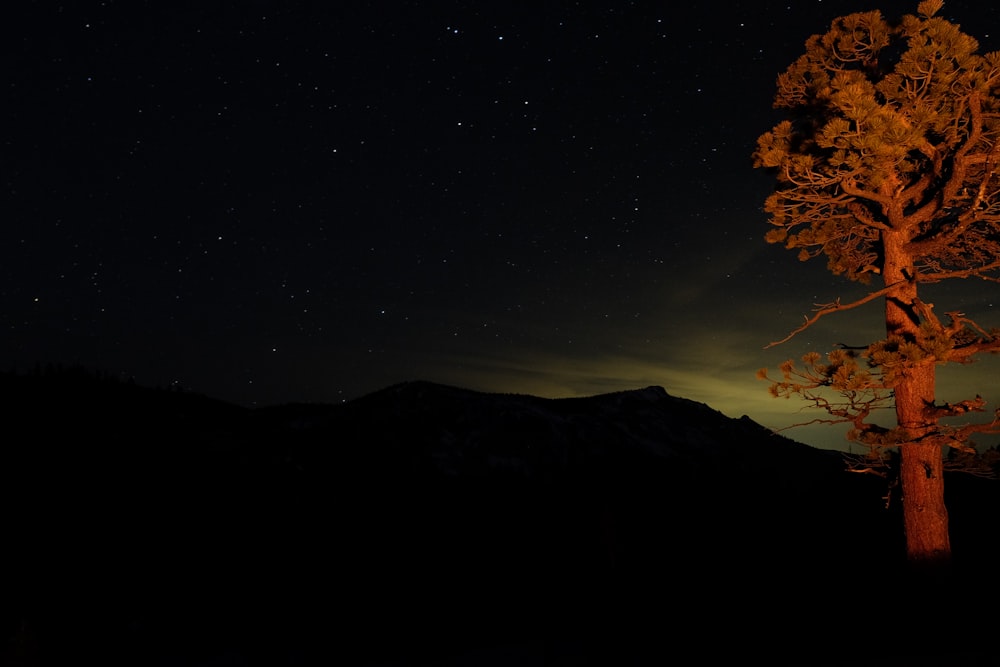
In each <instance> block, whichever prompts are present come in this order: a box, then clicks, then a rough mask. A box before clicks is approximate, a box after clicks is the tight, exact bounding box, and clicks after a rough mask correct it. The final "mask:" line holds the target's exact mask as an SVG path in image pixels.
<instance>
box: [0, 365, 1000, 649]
mask: <svg viewBox="0 0 1000 667" xmlns="http://www.w3.org/2000/svg"><path fill="white" fill-rule="evenodd" d="M0 383H2V384H0V387H2V391H3V394H2V396H3V400H4V405H5V406H6V407H7V412H6V417H7V419H6V423H7V424H8V437H7V438H5V446H4V448H3V454H2V455H3V475H4V480H3V482H4V503H5V504H4V506H5V507H6V508H7V511H8V515H7V526H8V528H7V536H8V543H9V544H12V545H15V547H16V548H15V549H14V550H13V554H14V564H13V565H11V566H9V569H8V572H9V573H10V576H9V577H8V582H7V583H8V589H9V591H10V594H9V595H7V596H5V598H4V612H5V616H4V628H5V631H6V636H8V637H10V638H11V642H10V645H9V648H10V651H9V653H10V654H11V655H13V654H14V653H15V649H17V650H21V651H22V652H26V653H32V652H33V655H34V656H35V658H34V659H35V662H34V663H30V664H66V661H73V662H76V661H79V660H81V659H85V658H88V659H89V658H93V659H94V660H99V661H100V662H101V663H102V664H109V662H110V663H118V664H168V665H169V664H177V665H181V664H227V665H228V664H239V665H243V664H261V665H305V664H309V665H312V664H324V665H325V664H338V665H344V664H346V665H351V664H358V665H360V664H366V663H371V664H383V665H384V664H418V663H414V662H413V661H414V660H422V661H424V662H421V663H419V664H428V663H432V664H496V663H483V662H482V660H485V658H484V657H483V655H484V654H483V653H482V651H487V652H489V655H490V656H491V659H498V658H497V656H498V655H499V654H501V653H503V652H504V651H515V649H516V651H515V652H517V651H520V653H518V655H519V656H520V657H519V658H517V659H512V660H511V661H510V662H505V663H500V664H523V663H525V661H528V663H529V664H550V663H553V664H579V665H582V664H593V665H599V664H612V663H614V664H623V660H625V658H626V657H632V658H634V659H635V662H633V663H632V664H645V663H640V662H639V657H640V656H645V655H652V656H655V657H656V660H654V661H652V662H650V663H649V664H661V663H662V660H664V659H668V658H670V657H678V656H683V655H686V654H687V653H688V652H689V651H691V650H694V648H695V647H697V648H698V650H700V651H702V653H703V654H704V655H706V656H710V655H712V654H720V655H721V654H724V653H728V652H733V651H737V652H739V653H740V654H743V655H746V654H754V655H766V656H767V657H768V658H769V660H770V661H771V664H780V663H781V662H782V661H787V662H788V663H789V664H820V663H819V662H816V660H818V659H819V658H822V657H824V656H825V658H827V659H829V660H833V659H834V658H838V657H843V656H849V655H853V653H854V651H856V650H857V646H856V645H855V643H854V642H858V641H859V642H861V644H862V645H863V646H864V647H865V650H867V651H869V652H871V654H872V655H878V654H879V651H884V650H887V649H886V646H892V643H891V642H890V643H889V644H887V645H884V644H883V643H882V637H883V635H881V634H867V635H864V636H863V637H860V638H859V639H857V640H852V641H847V640H846V638H847V636H848V635H850V634H851V633H852V632H853V625H851V618H852V617H853V615H854V614H860V615H861V616H862V617H864V616H865V615H866V614H871V613H873V612H874V611H876V610H878V611H877V613H884V611H883V610H885V609H896V610H899V606H898V605H899V604H900V603H899V601H900V600H901V598H900V596H899V595H898V594H897V593H899V589H897V588H896V586H897V585H898V584H899V583H901V582H902V581H903V580H902V578H901V577H900V575H899V573H900V572H901V571H902V568H901V566H902V562H901V542H900V535H899V525H900V524H899V517H898V516H896V514H895V508H894V507H890V509H889V510H886V509H885V508H884V501H883V499H882V496H883V494H884V493H885V485H884V482H883V481H882V480H880V479H877V478H873V477H868V476H858V475H851V474H849V473H847V472H845V471H844V467H843V462H842V461H841V459H840V457H839V455H837V454H835V453H832V452H828V451H821V450H816V449H813V448H810V447H807V446H805V445H802V444H799V443H796V442H793V441H791V440H787V439H785V438H782V437H779V436H776V435H774V434H772V433H771V432H769V431H768V430H767V429H765V428H763V427H761V426H760V425H758V424H756V423H754V422H753V421H751V420H750V419H747V418H745V417H744V418H742V419H731V418H729V417H726V416H725V415H722V414H721V413H719V412H717V411H715V410H713V409H711V408H710V407H708V406H706V405H703V404H699V403H695V402H692V401H689V400H686V399H683V398H678V397H674V396H670V395H669V394H667V393H666V392H665V391H664V390H663V389H661V388H658V387H648V388H645V389H639V390H635V391H628V392H620V393H614V394H607V395H601V396H593V397H588V398H577V399H557V400H552V399H541V398H537V397H532V396H524V395H509V394H484V393H478V392H472V391H467V390H464V389H459V388H455V387H448V386H441V385H435V384H431V383H424V382H413V383H405V384H401V385H397V386H393V387H388V388H386V389H384V390H382V391H379V392H375V393H373V394H371V395H369V396H365V397H362V398H360V399H357V400H355V401H351V402H349V403H346V404H343V405H336V406H329V405H286V406H276V407H272V408H266V409H258V410H245V409H241V408H237V407H234V406H231V405H228V404H225V403H221V402H218V401H214V400H211V399H208V398H205V397H202V396H198V395H195V394H190V393H185V392H175V391H163V390H150V389H144V388H141V387H136V386H134V385H132V384H130V383H123V382H119V381H117V380H113V379H109V378H104V377H100V376H94V375H89V374H86V373H80V372H75V371H74V372H70V373H58V374H49V375H45V374H39V375H35V376H13V375H5V376H0ZM967 479H968V478H958V477H956V478H955V480H956V481H955V483H954V484H952V486H951V487H950V488H952V489H953V491H952V506H953V514H954V516H955V517H956V519H955V526H954V532H955V546H956V556H959V555H961V556H962V558H963V559H964V560H965V561H969V562H971V561H972V560H973V558H975V559H978V562H977V569H976V572H977V573H978V572H983V571H984V570H983V568H982V567H981V563H982V562H983V560H984V559H989V558H994V557H995V549H993V548H992V539H991V538H992V535H991V534H990V531H989V530H988V528H987V529H984V528H983V526H984V525H987V526H988V525H989V523H986V524H983V523H982V521H983V520H984V517H986V518H989V517H991V516H993V517H995V516H996V515H995V514H992V515H990V514H988V512H992V510H993V508H995V507H996V502H997V501H996V498H997V492H996V490H995V487H993V486H991V485H992V484H993V483H992V482H988V481H985V480H971V481H963V480H967ZM968 571H969V572H972V571H973V570H972V569H971V568H969V570H968ZM977 576H978V577H979V579H978V581H977V586H978V590H981V591H986V590H991V586H992V584H991V583H990V578H989V577H988V576H986V575H982V574H977ZM973 590H976V589H975V587H973ZM894 591H895V592H894ZM852 609H853V610H854V611H851V610H852ZM890 616H891V614H890ZM882 622H883V623H884V624H885V625H886V626H887V627H889V628H891V627H892V625H893V624H892V618H891V617H890V618H886V619H883V620H882ZM709 630H710V631H711V632H712V633H718V635H719V636H720V637H725V638H726V640H725V641H714V640H713V641H707V642H706V641H705V639H704V637H705V633H706V632H707V631H709ZM921 650H923V651H925V652H926V651H928V650H930V648H929V645H928V644H924V645H923V648H922V649H921ZM525 651H527V652H528V653H530V654H531V656H532V658H531V659H533V660H538V659H541V658H539V656H548V657H547V658H546V660H547V661H546V662H544V663H537V662H535V663H531V662H530V660H528V658H526V657H525V656H524V652H525ZM803 652H804V653H803ZM803 655H806V656H808V658H809V660H812V662H808V661H802V658H803ZM462 656H466V657H465V658H462ZM471 656H480V659H476V658H474V657H471ZM463 660H465V661H464V662H463ZM796 660H797V661H798V662H796ZM213 661H214V662H213ZM379 661H380V662H379ZM406 661H410V662H406ZM433 661H437V662H433ZM22 662H23V663H24V664H27V660H25V661H22Z"/></svg>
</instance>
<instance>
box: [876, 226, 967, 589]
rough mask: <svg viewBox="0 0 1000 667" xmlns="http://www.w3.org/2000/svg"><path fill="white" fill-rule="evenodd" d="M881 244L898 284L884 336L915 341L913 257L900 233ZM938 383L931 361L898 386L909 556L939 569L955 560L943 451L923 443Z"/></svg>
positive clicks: (889, 300) (888, 274) (888, 273)
mask: <svg viewBox="0 0 1000 667" xmlns="http://www.w3.org/2000/svg"><path fill="white" fill-rule="evenodd" d="M883 240H884V249H885V273H884V277H885V282H886V285H892V284H896V285H897V287H896V288H895V289H894V290H893V291H892V292H891V293H890V294H889V295H888V296H887V297H886V306H885V323H886V333H887V334H888V335H890V336H892V335H899V336H902V337H903V338H905V339H907V340H911V341H912V340H917V339H918V337H919V317H918V316H917V314H916V313H915V312H914V308H913V306H914V302H915V300H916V298H917V284H916V282H915V281H914V280H912V277H913V276H914V275H915V271H914V267H913V259H912V257H910V256H909V255H908V254H907V252H906V251H905V241H904V239H902V238H901V237H900V236H899V235H897V234H895V233H893V232H887V233H885V234H884V235H883ZM934 385H935V367H934V363H933V360H931V361H930V362H928V363H922V364H918V365H916V366H914V367H912V368H909V369H907V370H906V371H905V373H904V375H903V377H902V378H901V379H900V381H899V382H898V384H896V386H895V387H894V394H895V403H896V423H897V425H898V426H899V427H900V428H901V429H904V431H905V434H906V441H905V443H904V444H903V445H901V446H900V483H901V485H902V490H903V526H904V530H905V532H906V554H907V558H908V560H909V562H910V563H911V564H912V565H914V566H915V567H916V568H919V569H931V568H934V569H936V568H940V567H943V566H946V565H947V564H948V563H949V562H950V560H951V540H950V537H949V533H948V509H947V507H946V506H945V500H944V462H943V460H942V454H943V452H942V447H941V445H939V444H924V443H921V442H920V439H921V438H922V437H923V436H924V435H926V434H927V432H928V431H930V430H931V429H932V427H933V426H934V425H935V421H936V420H935V419H933V418H931V417H928V416H927V408H928V407H929V406H932V405H934V388H935V387H934Z"/></svg>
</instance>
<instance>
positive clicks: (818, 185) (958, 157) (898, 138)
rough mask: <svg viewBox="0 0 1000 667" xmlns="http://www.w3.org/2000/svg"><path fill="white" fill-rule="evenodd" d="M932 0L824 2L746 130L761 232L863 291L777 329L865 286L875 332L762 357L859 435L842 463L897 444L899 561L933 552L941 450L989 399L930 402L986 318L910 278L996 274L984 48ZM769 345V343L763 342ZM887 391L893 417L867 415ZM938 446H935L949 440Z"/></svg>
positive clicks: (979, 349) (998, 147) (975, 343)
mask: <svg viewBox="0 0 1000 667" xmlns="http://www.w3.org/2000/svg"><path fill="white" fill-rule="evenodd" d="M942 6H943V2H942V0H923V2H920V4H919V5H918V7H917V14H916V15H906V16H904V17H903V18H902V19H901V20H900V21H899V22H898V23H896V24H890V23H889V22H887V21H886V20H885V19H883V17H882V15H881V13H880V12H879V11H872V12H865V13H856V14H850V15H848V16H843V17H840V18H837V19H835V20H834V21H833V22H832V24H831V27H830V30H829V31H828V32H827V33H825V34H822V35H813V36H812V37H810V38H809V39H808V40H807V41H806V45H805V46H806V51H805V53H804V54H803V55H802V56H800V57H799V58H798V59H797V60H796V61H795V62H794V63H792V65H790V66H789V67H788V69H787V70H786V71H785V72H784V73H782V74H780V75H779V76H778V79H777V94H776V97H775V102H774V106H775V108H777V109H780V110H782V112H783V114H784V117H785V119H784V120H782V121H781V122H779V123H778V124H777V125H776V126H775V127H774V128H773V129H772V130H771V131H769V132H766V133H765V134H763V135H761V136H760V138H759V139H758V140H757V149H756V151H755V152H754V154H753V160H754V166H755V167H760V168H764V169H766V170H768V171H769V172H770V173H773V174H774V176H775V178H776V181H777V183H776V188H775V191H774V192H773V193H772V194H771V195H770V196H769V197H768V198H767V200H766V203H765V211H766V212H767V213H768V215H769V216H770V223H771V224H772V225H773V226H774V227H773V229H772V230H771V231H770V232H769V233H768V234H767V236H766V239H767V241H768V242H770V243H783V244H784V245H785V246H786V247H787V248H790V249H795V250H797V251H798V254H799V259H801V260H803V261H805V260H807V259H810V258H813V257H817V256H820V255H825V256H826V258H827V266H828V268H829V270H830V271H831V272H833V273H834V274H836V275H842V276H845V277H847V278H849V279H850V280H853V281H857V282H860V283H864V284H872V282H871V281H872V280H873V279H875V280H876V281H877V282H876V283H875V284H874V285H873V286H872V287H871V291H869V292H868V294H867V295H866V296H864V297H862V298H860V299H857V300H855V301H852V302H850V303H841V301H840V300H839V299H838V300H836V301H833V302H831V303H827V304H822V305H818V306H817V307H816V310H815V311H813V313H812V315H811V316H809V317H807V318H806V319H805V322H804V323H803V324H802V325H801V326H800V327H798V328H797V329H795V330H794V331H792V332H791V333H790V334H789V335H788V336H787V337H786V338H785V339H783V340H780V341H776V342H775V343H771V345H777V344H779V343H783V342H785V341H787V340H789V339H790V338H792V337H793V336H795V335H796V334H797V333H799V332H801V331H803V330H805V329H807V328H808V327H810V326H811V325H813V324H814V323H815V322H816V321H817V320H819V319H820V318H822V317H825V316H826V315H830V314H833V313H837V312H841V311H844V310H848V309H852V308H856V307H858V306H861V305H863V304H866V303H870V302H872V301H876V300H879V299H881V300H883V301H884V304H885V329H886V337H885V338H884V339H883V340H880V341H876V342H874V343H872V344H870V345H868V346H867V347H862V348H849V347H846V346H840V347H838V348H837V349H834V350H832V351H831V352H829V354H827V355H825V356H823V355H820V354H816V353H810V354H807V355H806V356H804V357H803V358H802V362H801V363H795V362H792V361H788V362H785V363H784V364H783V365H782V366H781V367H780V378H779V377H776V376H771V375H769V374H768V371H767V369H762V370H761V371H760V372H759V373H758V376H759V377H761V378H763V379H766V380H769V381H771V383H772V384H771V391H772V393H773V394H774V395H776V396H790V395H796V396H801V397H803V398H804V399H805V400H807V401H809V402H810V403H811V404H813V405H814V406H816V407H819V408H822V409H824V410H826V411H827V413H829V415H830V416H831V419H829V420H826V421H835V422H849V423H850V424H851V425H852V428H851V430H850V431H849V434H848V437H849V438H850V439H851V440H854V441H856V442H859V443H862V444H863V445H865V446H866V451H867V454H866V455H865V456H864V460H863V461H861V462H860V465H859V466H858V467H857V469H858V470H861V469H865V470H878V469H879V468H880V467H883V466H885V465H887V464H888V463H889V460H890V456H894V455H895V454H898V457H897V458H898V466H899V468H898V474H899V481H900V484H901V487H902V498H903V500H902V506H903V523H904V529H905V534H906V550H907V557H908V560H909V561H910V562H911V563H912V564H913V565H915V566H918V567H919V568H920V569H928V568H929V569H935V570H936V569H940V566H946V565H948V564H949V563H950V561H951V544H950V538H949V531H948V513H947V509H946V507H945V499H944V476H943V475H944V468H945V458H946V457H945V456H944V453H945V450H946V449H947V450H948V451H952V450H954V451H957V452H961V453H963V454H969V453H974V452H975V447H974V445H973V444H972V443H971V441H970V437H971V436H973V435H975V434H977V433H986V432H989V433H996V432H998V429H1000V411H998V412H997V413H994V415H993V418H992V420H988V418H984V417H980V418H979V419H977V420H973V421H972V423H963V424H960V425H955V422H956V421H961V420H954V419H949V418H951V417H956V416H959V415H965V414H966V413H977V412H983V411H985V408H986V401H985V400H984V399H983V398H982V397H980V396H976V397H974V398H969V399H966V400H962V401H958V402H955V403H939V402H938V401H937V398H936V396H935V372H936V367H937V366H938V365H939V364H945V363H950V362H958V363H967V362H970V361H972V360H973V358H974V357H975V356H977V355H978V354H980V353H983V352H993V351H996V350H998V349H1000V330H997V329H992V330H986V329H984V328H982V327H980V326H979V325H978V324H976V323H975V322H974V321H972V320H971V319H970V318H968V317H966V316H965V315H964V314H963V313H961V312H957V311H953V312H947V313H945V314H944V316H943V317H942V318H939V317H938V315H937V314H935V311H934V306H933V304H930V303H926V302H924V301H922V300H921V299H920V296H919V294H918V292H919V289H920V287H921V286H923V285H926V284H930V283H939V282H942V281H945V280H951V279H960V278H961V279H968V278H979V279H982V280H987V281H993V282H997V281H1000V276H998V273H1000V174H998V173H997V169H998V167H1000V97H998V92H1000V91H998V88H1000V53H987V54H984V55H980V54H979V53H978V49H979V44H978V42H977V41H976V40H975V39H974V38H972V37H970V36H969V35H967V34H965V33H963V32H961V30H960V29H959V26H957V25H955V24H953V23H951V22H949V21H947V20H945V19H943V18H941V17H938V16H936V14H937V13H938V12H939V11H940V9H941V7H942ZM769 347H770V346H769ZM881 408H894V410H895V417H896V419H895V426H893V427H887V426H880V425H879V424H877V423H876V422H875V421H874V419H873V418H874V416H875V414H874V413H875V412H876V411H877V410H879V409H881ZM949 448H951V449H949Z"/></svg>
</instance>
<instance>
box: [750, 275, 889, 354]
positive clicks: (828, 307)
mask: <svg viewBox="0 0 1000 667" xmlns="http://www.w3.org/2000/svg"><path fill="white" fill-rule="evenodd" d="M902 282H903V281H899V282H895V283H893V284H891V285H887V286H886V287H883V288H882V289H880V290H877V291H875V292H871V293H869V294H867V295H866V296H863V297H862V298H860V299H858V300H857V301H854V302H851V303H848V304H842V303H840V299H837V300H836V301H835V302H833V303H829V304H824V305H821V306H819V307H818V308H817V310H816V311H814V312H815V315H813V316H812V317H807V318H806V321H805V322H804V323H803V324H802V326H800V327H798V328H797V329H794V330H792V332H791V333H790V334H788V335H787V336H785V337H784V338H782V339H781V340H776V341H773V342H771V343H768V344H767V345H765V346H764V349H765V350H767V349H770V348H772V347H775V346H777V345H781V344H782V343H786V342H788V341H790V340H791V339H792V338H793V337H795V335H796V334H800V333H802V332H803V331H805V330H806V329H808V328H809V327H811V326H812V325H814V324H816V322H817V321H818V320H819V319H820V318H821V317H823V316H824V315H830V314H831V313H836V312H839V311H841V310H851V309H852V308H857V307H858V306H863V305H864V304H866V303H868V302H869V301H874V300H875V299H877V298H879V297H882V296H885V295H886V294H889V293H890V292H892V291H893V290H894V289H896V287H897V286H898V285H900V284H901V283H902Z"/></svg>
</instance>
